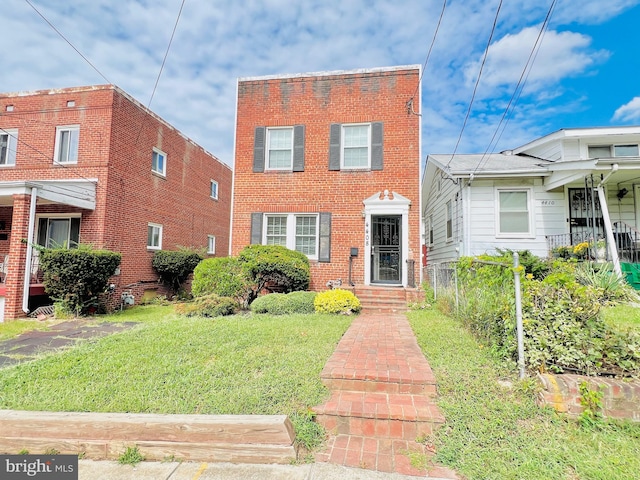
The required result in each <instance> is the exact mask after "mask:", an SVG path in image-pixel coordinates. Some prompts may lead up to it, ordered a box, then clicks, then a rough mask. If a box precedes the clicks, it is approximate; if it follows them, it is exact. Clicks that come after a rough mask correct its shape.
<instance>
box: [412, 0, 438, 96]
mask: <svg viewBox="0 0 640 480" xmlns="http://www.w3.org/2000/svg"><path fill="white" fill-rule="evenodd" d="M446 6H447V0H444V1H443V2H442V10H441V11H440V18H438V24H437V25H436V29H435V31H434V32H433V38H432V39H431V45H429V51H428V52H427V58H425V60H424V64H423V65H422V71H421V72H420V78H418V85H417V86H416V90H415V92H413V95H412V96H411V98H410V99H409V102H411V104H412V102H413V99H414V98H415V97H416V95H417V94H418V89H419V88H420V83H421V82H422V77H423V76H424V72H425V70H426V69H427V63H429V57H431V51H432V50H433V45H434V44H435V43H436V37H437V36H438V30H440V24H441V23H442V17H444V10H445V8H446Z"/></svg>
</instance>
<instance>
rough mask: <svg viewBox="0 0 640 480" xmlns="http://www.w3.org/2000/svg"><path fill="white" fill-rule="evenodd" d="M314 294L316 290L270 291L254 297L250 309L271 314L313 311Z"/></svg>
mask: <svg viewBox="0 0 640 480" xmlns="http://www.w3.org/2000/svg"><path fill="white" fill-rule="evenodd" d="M316 295H317V293H316V292H291V293H270V294H268V295H262V296H261V297H258V298H256V299H255V300H254V301H253V303H252V304H251V311H252V312H254V313H269V314H271V315H290V314H294V313H314V312H315V306H314V299H315V297H316Z"/></svg>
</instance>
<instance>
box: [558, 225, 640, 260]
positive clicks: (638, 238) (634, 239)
mask: <svg viewBox="0 0 640 480" xmlns="http://www.w3.org/2000/svg"><path fill="white" fill-rule="evenodd" d="M612 227H613V239H614V241H615V246H616V250H617V251H618V257H619V258H620V261H622V262H626V263H639V262H640V231H639V230H638V229H636V228H635V227H633V226H631V225H629V224H628V223H625V222H622V221H618V222H614V223H613V224H612ZM546 239H547V249H548V253H549V256H550V257H551V256H553V255H554V250H556V249H557V248H558V247H575V246H577V245H578V244H580V243H588V244H589V247H588V249H589V250H588V251H589V255H588V258H591V259H593V260H595V259H597V258H600V255H599V252H598V250H604V258H605V259H606V260H610V255H609V249H608V248H607V247H608V245H607V241H606V239H597V242H594V241H593V235H592V234H591V233H589V232H580V233H561V234H558V235H547V236H546Z"/></svg>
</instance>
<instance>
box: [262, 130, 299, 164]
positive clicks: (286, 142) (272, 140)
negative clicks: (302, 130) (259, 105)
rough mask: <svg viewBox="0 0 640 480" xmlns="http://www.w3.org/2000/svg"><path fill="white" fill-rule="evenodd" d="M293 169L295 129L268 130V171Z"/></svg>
mask: <svg viewBox="0 0 640 480" xmlns="http://www.w3.org/2000/svg"><path fill="white" fill-rule="evenodd" d="M292 168H293V127H288V128H268V129H267V170H291V169H292Z"/></svg>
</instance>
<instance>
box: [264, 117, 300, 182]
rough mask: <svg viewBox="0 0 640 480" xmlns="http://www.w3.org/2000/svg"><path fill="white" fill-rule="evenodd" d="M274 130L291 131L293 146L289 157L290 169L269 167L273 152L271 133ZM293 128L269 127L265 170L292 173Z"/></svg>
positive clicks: (290, 148)
mask: <svg viewBox="0 0 640 480" xmlns="http://www.w3.org/2000/svg"><path fill="white" fill-rule="evenodd" d="M274 130H290V131H291V145H290V146H289V151H290V152H291V156H290V157H289V166H288V167H272V166H270V165H269V153H270V151H271V132H273V131H274ZM293 135H294V132H293V127H267V135H266V136H267V141H266V149H265V152H266V155H265V159H264V169H265V170H279V171H285V172H290V171H293Z"/></svg>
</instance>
